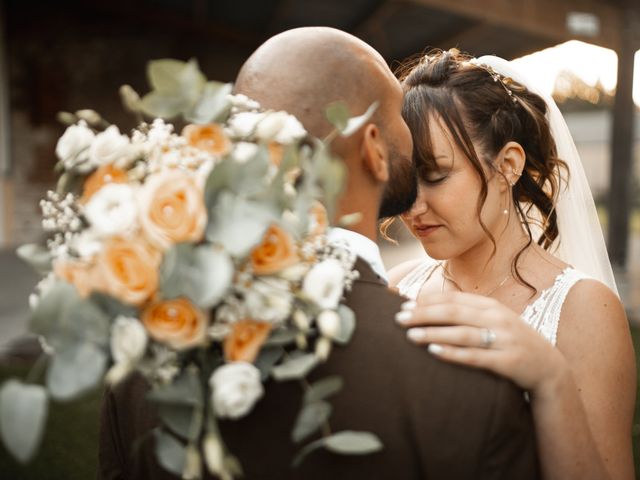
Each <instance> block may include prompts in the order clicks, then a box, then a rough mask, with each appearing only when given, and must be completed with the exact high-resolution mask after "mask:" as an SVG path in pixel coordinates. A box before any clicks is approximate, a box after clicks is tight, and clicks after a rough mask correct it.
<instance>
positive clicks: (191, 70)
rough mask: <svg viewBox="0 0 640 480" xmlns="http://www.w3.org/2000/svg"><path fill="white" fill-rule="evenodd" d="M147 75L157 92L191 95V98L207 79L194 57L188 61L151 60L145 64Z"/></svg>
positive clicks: (195, 96)
mask: <svg viewBox="0 0 640 480" xmlns="http://www.w3.org/2000/svg"><path fill="white" fill-rule="evenodd" d="M147 77H148V79H149V83H150V84H151V87H152V88H153V89H154V90H156V91H157V92H159V93H164V94H168V95H180V96H183V97H185V98H186V97H191V98H193V100H195V99H196V98H197V96H198V95H199V94H200V92H201V91H202V88H203V87H204V85H205V83H206V81H207V79H206V77H205V76H204V75H203V73H202V72H201V71H200V68H199V67H198V62H197V61H196V60H195V59H191V60H189V61H188V62H182V61H180V60H174V59H161V60H154V61H151V62H149V63H148V64H147Z"/></svg>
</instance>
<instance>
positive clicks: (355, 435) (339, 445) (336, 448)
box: [324, 430, 383, 455]
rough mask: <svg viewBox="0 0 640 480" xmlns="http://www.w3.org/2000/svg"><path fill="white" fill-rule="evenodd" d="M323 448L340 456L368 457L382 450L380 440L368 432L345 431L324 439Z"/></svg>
mask: <svg viewBox="0 0 640 480" xmlns="http://www.w3.org/2000/svg"><path fill="white" fill-rule="evenodd" d="M324 446H325V447H326V448H327V450H329V451H331V452H333V453H340V454H342V455H368V454H370V453H375V452H378V451H380V450H382V448H383V445H382V442H381V441H380V439H379V438H378V437H377V436H376V435H374V434H373V433H370V432H355V431H351V430H345V431H343V432H338V433H334V434H333V435H331V436H330V437H326V438H324Z"/></svg>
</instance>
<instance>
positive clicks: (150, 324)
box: [142, 297, 208, 350]
mask: <svg viewBox="0 0 640 480" xmlns="http://www.w3.org/2000/svg"><path fill="white" fill-rule="evenodd" d="M142 323H143V324H144V326H145V328H146V329H147V331H148V332H149V336H151V338H153V339H155V340H157V341H158V342H162V343H166V344H167V345H169V346H170V347H171V348H175V349H177V350H184V349H187V348H191V347H195V346H198V345H202V344H203V343H204V341H205V339H206V334H207V324H208V321H207V317H206V315H205V314H204V312H202V311H201V310H200V309H198V308H197V307H196V306H195V305H193V304H192V303H191V302H190V301H189V300H187V299H186V298H183V297H180V298H174V299H173V300H165V301H161V302H157V303H152V304H151V305H149V306H148V307H147V308H145V310H144V312H143V313H142Z"/></svg>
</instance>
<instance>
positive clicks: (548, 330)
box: [522, 267, 591, 345]
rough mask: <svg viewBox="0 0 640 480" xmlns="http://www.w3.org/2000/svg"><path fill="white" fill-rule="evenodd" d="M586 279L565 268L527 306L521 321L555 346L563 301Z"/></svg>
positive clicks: (586, 277) (578, 272) (586, 276)
mask: <svg viewBox="0 0 640 480" xmlns="http://www.w3.org/2000/svg"><path fill="white" fill-rule="evenodd" d="M588 278H591V277H589V276H588V275H586V274H584V273H582V272H580V271H578V270H575V269H573V268H570V267H568V268H566V269H565V270H564V271H563V272H562V273H560V275H558V276H557V277H556V279H555V282H554V283H553V285H552V286H551V287H549V288H547V289H546V290H544V291H543V292H542V294H541V295H540V296H539V297H538V299H537V300H535V301H534V302H533V303H531V304H529V305H528V306H527V308H526V309H525V311H524V312H523V314H522V318H523V320H524V321H525V322H527V323H528V324H529V325H530V326H531V327H533V328H534V329H535V330H537V331H538V333H540V334H541V335H542V336H543V337H545V338H546V339H547V340H549V341H550V342H551V343H552V344H553V345H556V343H557V340H558V325H559V323H560V314H561V313H562V306H563V305H564V301H565V300H566V298H567V295H568V294H569V291H570V290H571V288H572V287H573V286H574V285H575V284H576V283H578V282H579V281H580V280H584V279H588Z"/></svg>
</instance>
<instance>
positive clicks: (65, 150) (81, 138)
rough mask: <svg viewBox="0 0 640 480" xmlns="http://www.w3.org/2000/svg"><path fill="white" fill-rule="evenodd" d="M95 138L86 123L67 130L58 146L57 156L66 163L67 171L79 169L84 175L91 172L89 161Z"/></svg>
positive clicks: (80, 123) (72, 126)
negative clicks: (90, 149)
mask: <svg viewBox="0 0 640 480" xmlns="http://www.w3.org/2000/svg"><path fill="white" fill-rule="evenodd" d="M95 137H96V136H95V134H94V133H93V131H92V130H91V129H89V128H88V127H87V124H86V123H85V122H79V123H78V124H77V125H71V126H70V127H69V128H67V129H66V130H65V132H64V134H63V135H62V137H60V139H59V140H58V144H57V145H56V155H57V156H58V158H59V159H60V160H61V161H62V162H63V163H64V167H65V169H66V170H70V169H72V168H77V169H78V170H79V171H81V172H82V173H86V172H88V171H89V170H91V168H92V167H91V164H89V162H88V161H87V160H88V159H89V148H90V147H91V143H92V142H93V140H94V139H95Z"/></svg>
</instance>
